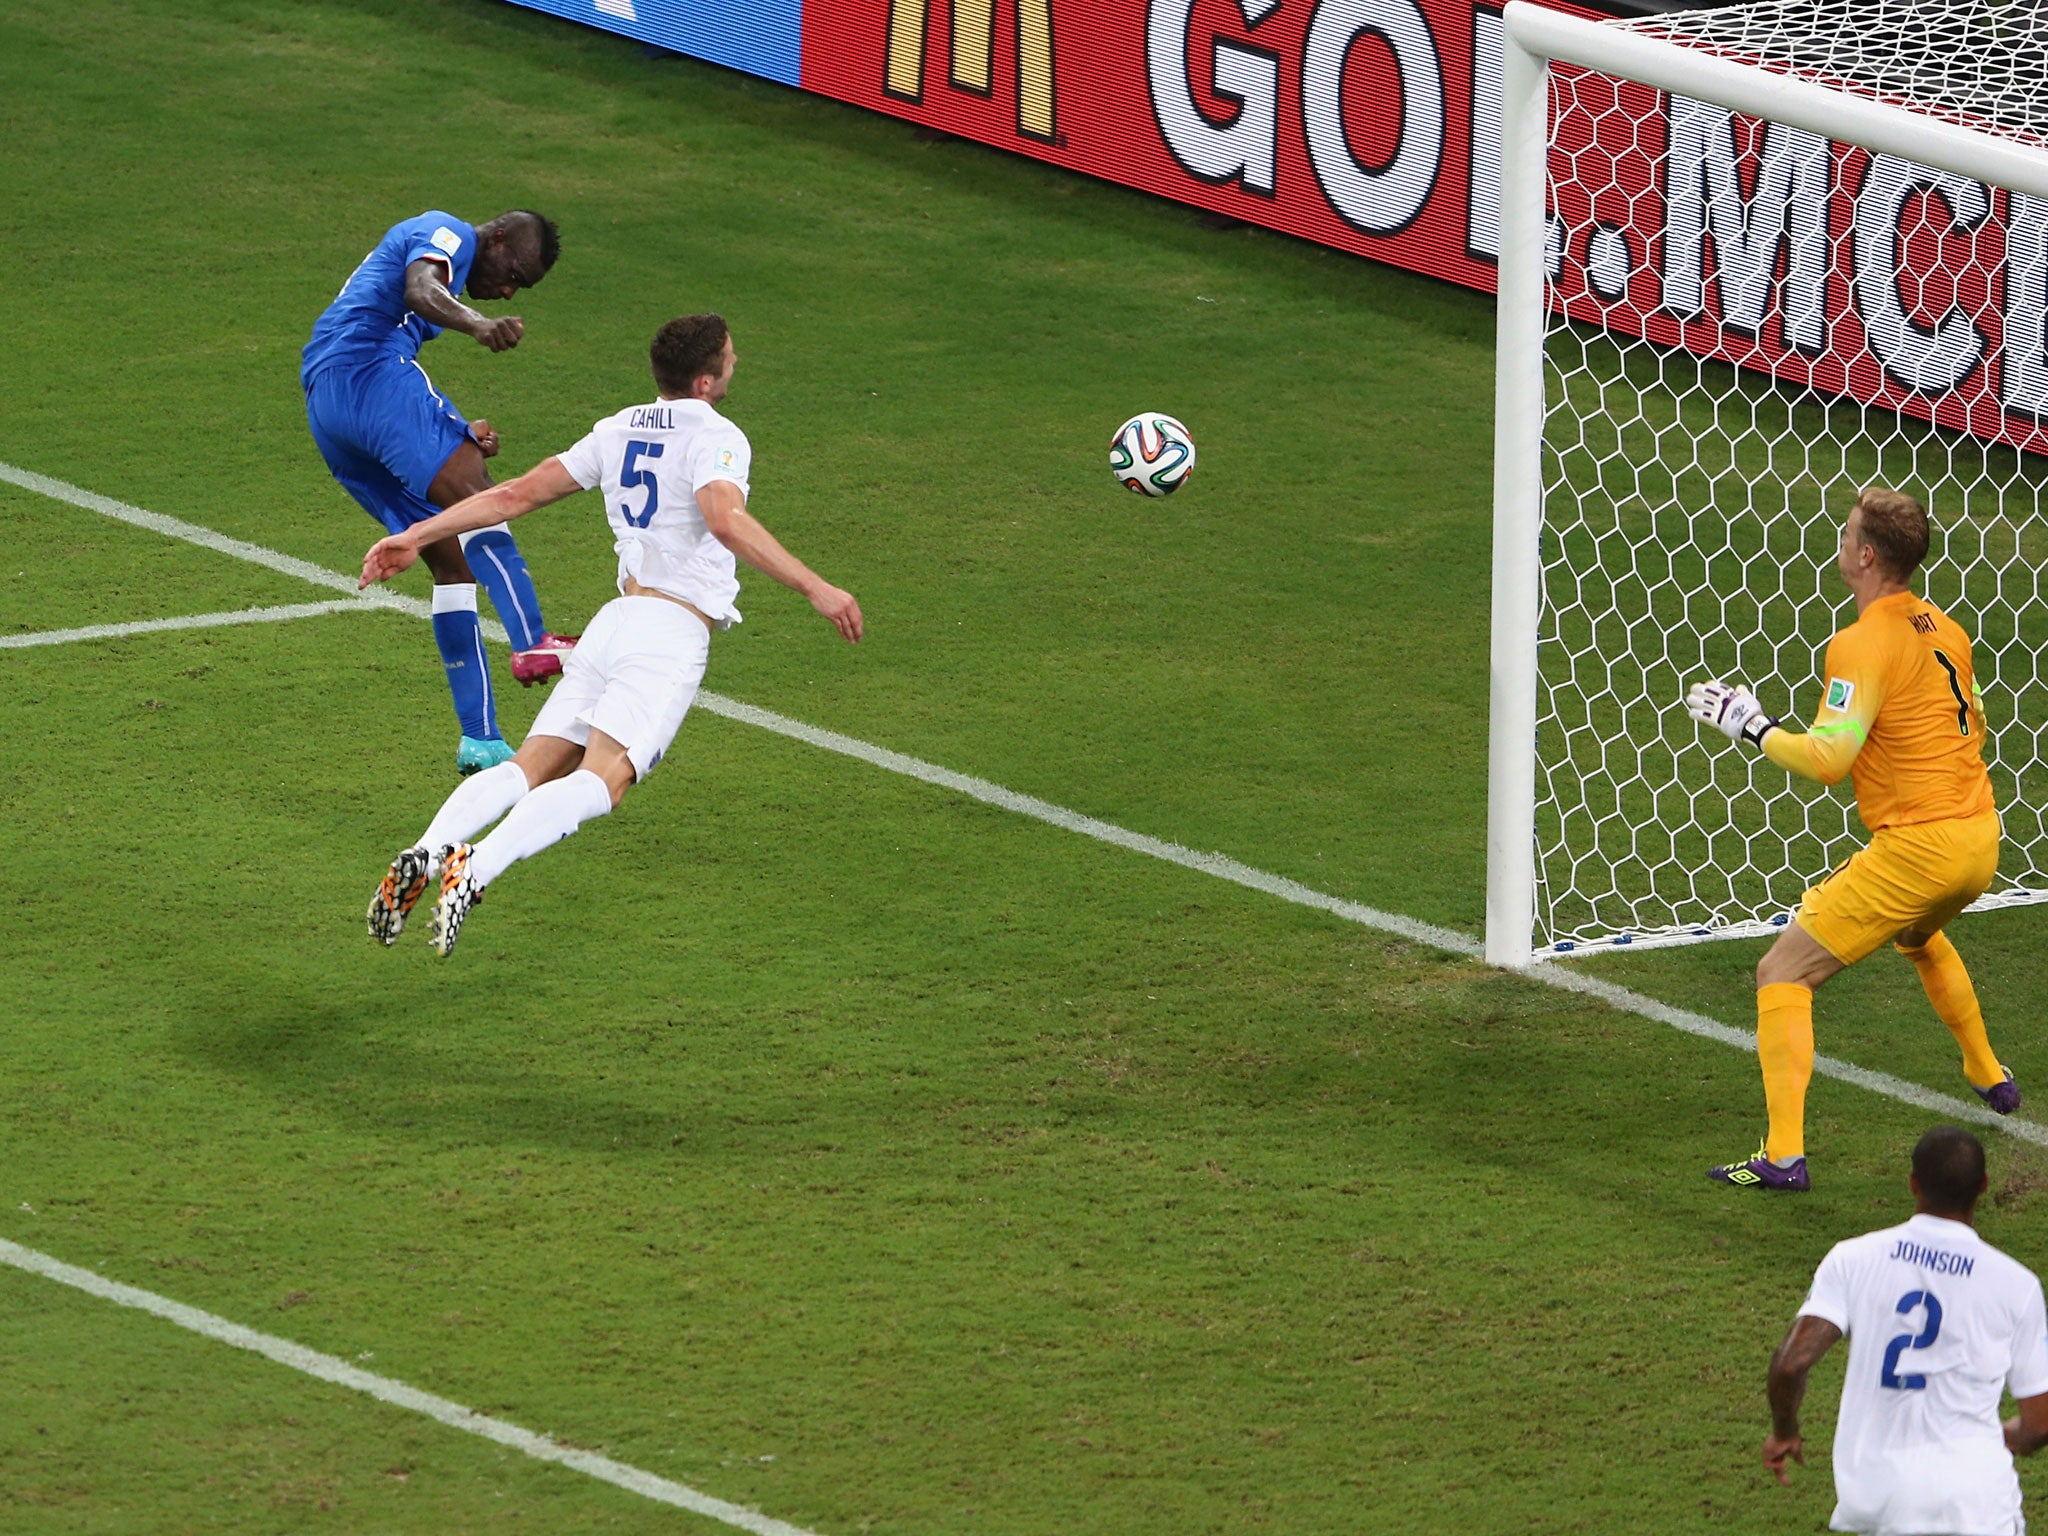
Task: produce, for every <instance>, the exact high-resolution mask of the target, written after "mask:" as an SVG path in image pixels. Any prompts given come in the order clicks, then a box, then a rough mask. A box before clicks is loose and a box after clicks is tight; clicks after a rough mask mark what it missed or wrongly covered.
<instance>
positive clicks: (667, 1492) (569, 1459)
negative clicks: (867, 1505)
mask: <svg viewBox="0 0 2048 1536" xmlns="http://www.w3.org/2000/svg"><path fill="white" fill-rule="evenodd" d="M0 1264H9V1265H12V1266H13V1267H14V1268H16V1269H19V1270H23V1271H25V1272H26V1273H28V1274H31V1275H40V1276H41V1277H42V1278H43V1279H45V1280H55V1281H56V1282H57V1283H58V1284H59V1285H68V1286H70V1287H72V1288H73V1289H74V1290H80V1291H84V1292H85V1293H86V1294H87V1295H88V1296H97V1297H98V1298H99V1299H100V1300H102V1301H111V1302H113V1303H114V1304H115V1305H116V1306H122V1307H133V1308H135V1309H136V1310H137V1311H140V1312H147V1313H149V1314H150V1315H151V1316H153V1317H160V1318H162V1319H163V1320H164V1321H165V1322H168V1323H175V1324H177V1325H178V1326H179V1327H180V1328H185V1329H189V1330H190V1331H192V1332H193V1333H196V1334H200V1335H202V1336H204V1337H206V1338H209V1339H212V1340H214V1341H215V1342H216V1343H220V1344H228V1345H232V1346H233V1347H234V1348H236V1349H246V1350H248V1351H249V1352H250V1353H252V1354H258V1355H262V1356H263V1357H264V1358H265V1359H267V1360H274V1361H276V1362H277V1363H278V1364H279V1365H286V1366H290V1367H291V1368H292V1369H293V1370H295V1371H303V1372H304V1373H305V1374H306V1375H308V1376H316V1377H318V1378H319V1379H320V1380H322V1381H329V1382H333V1383H334V1384H335V1385H336V1386H341V1387H347V1388H348V1389H349V1390H350V1391H352V1392H361V1393H364V1394H365V1395H367V1396H369V1397H374V1398H375V1399H377V1401H378V1402H380V1403H389V1404H391V1405H392V1406H393V1407H394V1408H404V1409H407V1410H408V1411H410V1412H413V1413H423V1414H425V1415H426V1416H427V1417H428V1418H430V1419H436V1420H438V1421H439V1422H441V1423H443V1424H446V1425H448V1426H449V1427H450V1428H451V1429H459V1430H462V1431H464V1432H465V1433H468V1434H472V1435H481V1436H482V1437H483V1438H484V1439H486V1440H495V1441H496V1442H497V1443H498V1444H499V1445H502V1446H507V1447H509V1448H510V1449H512V1450H515V1451H519V1452H522V1453H523V1454H525V1455H528V1456H532V1457H534V1458H535V1459H537V1460H540V1461H552V1462H555V1463H556V1464H558V1465H560V1466H564V1467H571V1468H574V1469H575V1470H576V1471H578V1472H581V1473H584V1474H585V1475H586V1476H589V1477H594V1478H597V1479H598V1480H599V1481H601V1482H607V1483H610V1484H612V1485H613V1486H614V1487H618V1488H624V1489H626V1490H627V1491H628V1492H630V1493H637V1494H639V1495H640V1496H641V1497H642V1498H647V1499H653V1500H654V1501H655V1502H656V1503H659V1504H669V1505H673V1506H674V1507H675V1508H677V1509H687V1510H689V1511H690V1512H691V1513H692V1514H698V1515H705V1516H707V1517H709V1518H710V1519H713V1520H717V1521H719V1522H721V1523H722V1524H725V1525H730V1526H735V1527H737V1528H738V1529H740V1530H743V1531H751V1532H753V1533H754V1536H815V1533H814V1532H811V1531H807V1530H805V1529H804V1528H803V1527H802V1526H797V1525H790V1524H788V1523H787V1522H786V1521H782V1520H777V1519H774V1518H772V1517H771V1516H768V1515H764V1514H762V1513H761V1512H760V1511H758V1510H753V1509H747V1508H744V1507H742V1506H741V1505H738V1504H729V1503H727V1502H726V1501H725V1500H724V1499H715V1498H713V1497H711V1495H709V1494H706V1493H699V1492H698V1491H697V1490H696V1489H694V1488H685V1487H684V1486H683V1485H682V1484H681V1483H676V1482H671V1481H669V1480H668V1479H667V1478H665V1477H657V1476H655V1475H654V1474H653V1473H652V1472H643V1471H641V1470H640V1468H638V1467H631V1466H628V1465H626V1464H625V1463H624V1462H622V1461H614V1460H612V1459H611V1458H610V1457H609V1456H600V1455H598V1454H597V1453H596V1452H595V1451H584V1450H578V1449H576V1448H575V1447H573V1446H567V1445H563V1444H561V1443H560V1442H559V1441H556V1440H552V1439H549V1438H548V1437H547V1436H545V1435H537V1434H535V1433H534V1432H533V1431H532V1430H530V1429H522V1428H520V1427H519V1426H518V1425H517V1424H513V1423H509V1422H507V1421H506V1420H504V1419H495V1418H492V1417H491V1416H490V1415H488V1414H483V1413H478V1412H477V1411H476V1410H475V1409H473V1408H465V1407H463V1406H462V1404H460V1403H456V1402H450V1401H449V1400H448V1399H447V1398H445V1397H437V1396H435V1395H434V1394H433V1393H431V1392H422V1391H420V1390H419V1388H417V1387H410V1386H407V1385H406V1384H405V1383H404V1382H402V1381H394V1380H392V1379H391V1378H390V1377H389V1376H378V1375H375V1374H373V1373H371V1372H369V1371H366V1370H363V1369H361V1368H360V1367H358V1366H354V1365H351V1364H350V1363H349V1362H348V1361H346V1360H342V1359H340V1358H338V1357H336V1356H334V1355H323V1354H321V1353H320V1352H319V1351H318V1350H313V1349H308V1348H306V1347H305V1346H304V1345H303V1344H294V1343H292V1342H291V1341H290V1340H289V1339H279V1338H273V1337H272V1336H271V1335H269V1334H267V1333H258V1332H257V1331H256V1330H255V1329H253V1328H245V1327H243V1326H242V1325H241V1324H240V1323H231V1322H229V1321H228V1320H227V1319H226V1318H224V1317H216V1316H214V1314H213V1313H211V1312H202V1311H200V1310H199V1309H198V1308H197V1307H188V1306H186V1305H185V1304H184V1303H183V1302H177V1301H172V1300H171V1299H170V1298H168V1297H165V1296H159V1295H157V1294H156V1293H155V1292H154V1291H143V1290H138V1289H136V1288H135V1287H134V1286H132V1285H122V1284H120V1283H119V1282H118V1281H114V1280H109V1279H107V1278H106V1277H105V1276H104V1275H99V1274H95V1273H94V1272H93V1271H91V1270H89V1269H80V1268H78V1266H76V1265H75V1264H66V1263H64V1262H63V1261H62V1260H59V1259H53V1258H51V1257H50V1256H49V1255H48V1254H46V1253H38V1252H37V1251H36V1250H35V1249H33V1248H24V1247H22V1246H21V1245H20V1244H19V1243H10V1242H8V1241H6V1240H5V1239H4V1238H0Z"/></svg>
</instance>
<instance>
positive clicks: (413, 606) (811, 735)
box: [0, 463, 2048, 1146]
mask: <svg viewBox="0 0 2048 1536" xmlns="http://www.w3.org/2000/svg"><path fill="white" fill-rule="evenodd" d="M0 480H5V481H8V482H11V483H12V484H15V485H18V486H20V487H22V488H23V489H24V490H30V491H35V492H37V493H38V494H40V495H44V496H49V497H52V498H54V499H56V500H58V501H68V502H70V503H71V504H72V505H73V506H76V507H83V508H85V509H86V510H88V511H91V512H99V513H102V514H104V515H106V516H108V517H114V518H119V519H120V520H121V521H123V522H126V523H133V524H134V525H136V526H137V527H139V528H148V529H152V530H153V531H155V532H157V533H162V534H167V535H169V536H170V537H171V538H174V539H184V540H186V541H187V542H189V543H193V544H198V545H201V546H203V547H205V548H207V549H212V550H218V551H219V552H220V553H222V554H226V555H233V556H235V557H236V558H237V559H240V560H248V561H251V562H253V563H255V564H257V565H262V566H268V567H269V568H270V569H271V570H274V571H282V572H284V573H285V574H287V575H291V576H297V577H299V578H300V579H301V580H304V581H310V582H315V583H318V584H319V585H321V586H324V587H335V588H338V589H340V590H341V591H344V592H354V591H355V578H354V577H351V576H344V575H342V574H341V572H339V571H330V570H328V569H327V568H326V567H325V566H320V565H314V564H313V563H312V562H311V561H307V560H300V559H297V558H295V557H293V556H291V555H285V554H280V553H278V552H277V551H276V550H272V549H265V548H263V547H262V546H261V545H260V544H250V543H247V542H245V541H244V540H241V539H231V538H229V537H228V536H227V535H226V534H221V533H215V532H214V531H213V530H212V529H211V528H203V527H201V526H199V525H198V524H197V523H186V522H181V521H179V520H178V519H177V518H174V517H165V516H163V515H162V514H161V513H157V512H146V511H144V510H143V509H142V508H140V507H131V506H129V505H128V504H127V503H126V502H122V501H115V500H113V499H111V498H109V497H106V496H101V495H97V494H96V493H94V492H92V491H88V490H84V489H82V488H81V487H79V486H75V485H70V484H67V483H66V482H64V481H62V480H53V479H51V478H50V477H49V476H47V475H39V474H36V473H35V472H34V471H32V470H26V469H20V468H17V467H16V466H15V465H12V464H7V463H0ZM364 597H365V598H366V599H367V600H370V601H377V602H381V603H383V604H384V605H386V606H389V607H394V608H400V609H403V610H404V611H405V612H407V613H412V614H417V615H419V616H421V617H430V616H431V612H432V610H431V609H430V608H429V606H428V605H427V604H426V603H423V602H421V601H419V600H418V599H417V598H410V597H402V596H400V595H398V594H397V593H393V592H385V591H382V590H381V589H377V588H372V589H371V591H370V593H367V594H364ZM484 629H485V632H486V633H487V634H488V635H489V636H490V638H491V639H493V640H498V641H503V640H504V639H505V631H504V629H503V628H502V627H501V626H499V625H496V624H491V623H488V622H487V623H486V624H485V625H484ZM697 703H698V705H699V706H700V707H702V708H704V709H706V710H709V711H710V712H711V713H712V714H715V715H722V716H724V717H725V718H726V719H728V720H736V721H740V722H742V723H743V724H747V725H754V726H759V727H761V728H762V729H763V730H769V731H776V732H778V733H780V734H781V735H784V736H789V737H793V738H795V739H796V740H798V741H802V742H807V743H809V744H810V745H811V746H814V747H822V748H823V749H825V750H826V751H828V752H838V753H842V754H843V755H845V756H847V757H853V758H858V759H859V760H860V761H862V762H864V763H869V764H872V765H873V766H874V767H877V768H884V769H887V770H888V771H889V772H891V773H900V774H904V775H906V776H907V777H910V778H913V779H919V780H922V781H923V782H924V783H927V784H932V785H936V786H938V787H939V788H941V789H949V790H952V791H953V792H954V793H955V794H961V795H967V796H969V797H970V798H972V799H975V800H980V801H982V802H984V803H986V804H988V805H994V806H999V807H1001V808H1002V809H1003V810H1006V811H1011V812H1014V813H1016V814H1017V815H1019V816H1029V817H1031V818H1032V819H1033V820H1036V821H1042V822H1045V823H1047V824H1049V825H1051V826H1055V827H1059V828H1062V829H1063V830H1065V831H1068V832H1076V833H1079V834H1080V835H1081V836H1083V837H1092V838H1094V839H1096V840H1097V841H1099V842H1104V843H1110V844H1113V845H1114V846H1116V847H1118V848H1124V849H1128V850H1129V851H1131V852H1132V853H1142V854H1144V855H1145V856H1146V857H1148V858H1154V859H1161V860H1164V861H1165V862H1166V863H1169V864H1178V865H1180V866H1182V867H1183V868H1185V869H1192V870H1197V871H1199V872H1200V873H1202V874H1205V875H1213V876H1215V877H1216V878H1217V879H1219V880H1228V881H1231V882H1232V883H1233V884H1236V885H1242V886H1245V887H1247V888H1249V889H1251V890H1254V891H1263V892H1264V893H1265V894H1267V895H1269V896H1277V897H1279V898H1280V899H1281V900H1282V901H1291V902H1293V903H1295V904H1296V905H1298V906H1304V907H1313V908H1315V909H1316V910H1317V911H1320V912H1327V913H1329V914H1330V915H1331V916H1332V917H1338V918H1342V919H1343V920H1344V921H1346V922H1350V923H1356V924H1358V925H1359V926H1360V927H1363V928H1374V929H1377V930H1379V931H1380V932H1382V933H1391V934H1393V935H1395V936H1396V937H1398V938H1404V939H1413V940H1415V941H1416V942H1417V943H1420V944H1428V945H1431V946H1432V947H1434V948H1437V949H1442V950H1446V951H1448V952H1450V953H1451V954H1454V955H1463V956H1465V957H1467V958H1472V959H1476V958H1477V957H1478V956H1479V955H1480V954H1481V953H1482V950H1483V946H1482V945H1481V944H1480V943H1479V941H1478V940H1477V939H1474V938H1471V937H1470V936H1468V935H1466V934H1462V933H1459V932H1457V931H1456V930H1455V929H1451V928H1440V927H1437V926H1436V925H1435V924H1433V923H1425V922H1421V921H1418V920H1417V919H1415V918H1412V917H1403V916H1402V915H1401V914H1399V913H1397V912H1382V911H1380V910H1379V909H1377V908H1375V907H1368V906H1364V905H1362V904H1360V903H1358V902H1355V901H1346V900H1344V899H1343V898H1342V897H1341V896H1331V895H1328V894H1326V893H1325V892H1322V891H1318V890H1316V889H1314V888H1313V887H1311V886H1306V885H1302V884H1300V883H1299V882H1298V881H1294V880H1289V879H1286V878H1285V877H1283V876H1280V875H1274V874H1268V873H1267V872H1266V871H1265V870H1262V869H1255V868H1253V867H1252V866H1251V865H1249V864H1241V863H1239V862H1238V861H1237V860H1236V859H1232V858H1228V857H1226V856H1224V855H1223V854H1220V853H1199V852H1197V851H1195V850H1194V849H1192V848H1184V847H1182V846H1181V845H1180V844H1178V843H1169V842H1166V841H1164V840H1162V839H1160V838H1156V837H1148V836H1146V835H1145V834H1144V833H1142V832H1131V831H1128V830H1126V829H1125V828H1123V827H1119V826H1116V825H1115V824H1113V823H1111V822H1107V821H1098V820H1097V819H1096V818H1095V817H1093V816H1083V815H1082V814H1081V813H1080V812H1078V811H1070V810H1067V809H1066V808H1065V807H1063V806H1058V805H1054V804H1052V803H1051V802H1050V801H1046V800H1039V799H1036V798H1035V797H1033V796H1031V795H1020V794H1018V793H1017V792H1016V791H1015V790H1012V789H1005V788H1004V787H1003V786H1002V785H1000V784H992V783H990V782H989V781H988V780H987V779H977V778H973V777H971V776H970V775H968V774H964V773H955V772H954V771H953V770H952V769H950V768H941V767H939V766H938V765H937V764H936V763H927V762H925V761H923V760H922V759H920V758H915V757H907V756H905V755H904V754H903V753H901V752H892V751H890V750H889V749H888V748H887V747H878V746H875V745H873V744H872V743H870V742H865V741H861V740H859V739H857V738H856V737H852V736H842V735H840V734H839V733H838V732H837V731H826V730H820V729H819V728H818V727H817V726H814V725H805V724H804V723H803V722H802V721H800V720H792V719H790V718H789V717H788V716H786V715H778V714H775V713H774V712H773V711H771V710H766V709H759V708H756V707H755V706H754V705H752V704H742V703H740V702H739V701H738V700H737V699H728V698H726V697H725V696H724V695H722V694H717V693H700V694H699V695H698V696H697ZM1517 974H1519V975H1522V976H1526V977H1528V978H1529V979H1530V980H1532V981H1539V982H1541V983H1543V985H1545V986H1547V987H1556V988H1558V989H1560V990H1561V991H1565V992H1576V993H1578V994H1579V995H1580V996H1582V997H1591V998H1597V999H1598V1000H1599V1001H1601V1002H1603V1003H1606V1004H1607V1005H1608V1006H1609V1007H1611V1008H1618V1009H1621V1010H1622V1011H1624V1012H1627V1013H1633V1014H1637V1015H1639V1016H1640V1017H1642V1018H1646V1019H1651V1020H1654V1021H1655V1022H1657V1023H1659V1024H1668V1025H1670V1026H1671V1027H1672V1028H1673V1029H1679V1030H1683V1031H1685V1033H1687V1034H1689V1035H1698V1036H1699V1037H1700V1038H1702V1039H1705V1040H1718V1041H1720V1042H1721V1043H1722V1044H1723V1045H1730V1046H1734V1047H1735V1048H1736V1049H1737V1050H1741V1051H1745V1052H1754V1051H1755V1049H1756V1040H1755V1037H1754V1035H1752V1034H1751V1033H1749V1032H1748V1031H1745V1030H1739V1029H1733V1028H1730V1027H1729V1026H1728V1025H1726V1024H1723V1023H1721V1022H1720V1021H1719V1020H1716V1019H1710V1018H1708V1017H1707V1016H1706V1015H1705V1014H1699V1013H1692V1012H1689V1011H1688V1010H1686V1009H1683V1008H1674V1007H1672V1006H1671V1005H1670V1004H1669V1003H1662V1002H1659V1001H1658V1000H1657V999H1656V998H1654V997H1646V996H1644V995H1643V994H1642V993H1640V992H1634V991H1631V990H1630V989H1629V988H1627V987H1621V986H1616V985H1615V984H1614V983H1613V982H1609V981H1602V980H1600V979H1599V978H1598V977H1596V976H1589V975H1587V974H1585V973H1584V972H1582V971H1573V970H1568V969H1566V968H1565V967H1564V966H1563V965H1561V964H1560V963H1559V962H1557V961H1547V962H1545V963H1544V964H1542V965H1538V966H1531V967H1530V968H1528V969H1526V970H1523V971H1520V972H1518V973H1517ZM1813 1067H1814V1070H1815V1071H1816V1072H1818V1073H1819V1074H1820V1075H1821V1076H1823V1077H1831V1078H1834V1079H1836V1080H1837V1081H1839V1082H1844V1083H1852V1084H1854V1085H1855V1086H1856V1087H1859V1088H1865V1089H1868V1090H1869V1091H1870V1092H1872V1093H1877V1094H1882V1095H1884V1096H1885V1097H1886V1098H1890V1099H1896V1100H1898V1101H1899V1102H1900V1103H1902V1104H1910V1105H1912V1106H1913V1107H1915V1108H1916V1109H1927V1110H1933V1111H1934V1112H1936V1113H1937V1114H1940V1115H1944V1116H1946V1117H1948V1118H1949V1119H1952V1120H1967V1121H1970V1122H1971V1123H1973V1124H1976V1125H1988V1126H1993V1127H1995V1128H1997V1129H1998V1130H2001V1131H2004V1132H2006V1133H2007V1134H2008V1135H2011V1136H2015V1137H2018V1138H2019V1139H2020V1140H2022V1141H2031V1142H2034V1143H2035V1144H2037V1145H2039V1146H2048V1126H2041V1125H2037V1124H2035V1123H2034V1122H2032V1121H2028V1120H2014V1119H2012V1118H2010V1117H2007V1116H2000V1115H1995V1114H1993V1113H1992V1112H1991V1111H1990V1110H1989V1109H1987V1108H1986V1107H1985V1106H1984V1105H1983V1104H1981V1103H1971V1102H1969V1101H1968V1100H1965V1099H1959V1098H1955V1097H1953V1096H1951V1095H1949V1094H1945V1093H1936V1092H1935V1091H1934V1090H1933V1089H1931V1088H1923V1087H1921V1086H1920V1085H1919V1084H1918V1083H1909V1082H1907V1081H1906V1080H1905V1079H1904V1078H1898V1077H1893V1076H1892V1075H1891V1074H1890V1073H1888V1072H1873V1071H1871V1070H1869V1069H1868V1068H1867V1067H1859V1066H1857V1065H1856V1064H1855V1063H1854V1062H1848V1061H1838V1060H1836V1059H1835V1058H1834V1057H1831V1056H1818V1057H1816V1058H1815V1059H1814V1064H1813Z"/></svg>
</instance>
